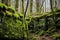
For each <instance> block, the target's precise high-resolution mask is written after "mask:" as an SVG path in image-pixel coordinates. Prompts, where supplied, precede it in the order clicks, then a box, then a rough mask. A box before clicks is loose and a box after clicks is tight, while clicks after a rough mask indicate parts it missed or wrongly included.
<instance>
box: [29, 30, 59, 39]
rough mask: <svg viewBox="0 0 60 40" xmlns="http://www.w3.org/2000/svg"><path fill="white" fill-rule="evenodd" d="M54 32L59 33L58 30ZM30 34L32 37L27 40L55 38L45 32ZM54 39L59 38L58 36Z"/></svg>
mask: <svg viewBox="0 0 60 40" xmlns="http://www.w3.org/2000/svg"><path fill="white" fill-rule="evenodd" d="M54 34H60V30H58V31H56V32H54ZM30 36H31V38H33V39H31V38H30V39H29V40H55V39H54V38H53V37H52V36H51V35H49V34H45V35H43V36H40V35H38V34H34V33H31V34H30ZM56 40H60V38H59V39H56Z"/></svg>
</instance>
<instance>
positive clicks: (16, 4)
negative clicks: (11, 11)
mask: <svg viewBox="0 0 60 40" xmlns="http://www.w3.org/2000/svg"><path fill="white" fill-rule="evenodd" d="M15 1H16V3H15V8H16V10H17V11H18V1H19V0H15Z"/></svg>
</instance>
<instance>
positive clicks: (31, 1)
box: [30, 0, 33, 13]
mask: <svg viewBox="0 0 60 40" xmlns="http://www.w3.org/2000/svg"><path fill="white" fill-rule="evenodd" d="M32 5H33V0H30V13H32Z"/></svg>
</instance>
